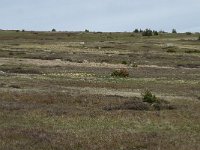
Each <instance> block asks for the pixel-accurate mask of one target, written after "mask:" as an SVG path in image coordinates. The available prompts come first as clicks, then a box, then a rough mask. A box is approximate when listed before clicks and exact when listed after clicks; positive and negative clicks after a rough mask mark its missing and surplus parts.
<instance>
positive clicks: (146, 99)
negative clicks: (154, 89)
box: [142, 90, 157, 104]
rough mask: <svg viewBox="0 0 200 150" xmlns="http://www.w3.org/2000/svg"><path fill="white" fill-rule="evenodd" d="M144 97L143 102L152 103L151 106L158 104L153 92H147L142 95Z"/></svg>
mask: <svg viewBox="0 0 200 150" xmlns="http://www.w3.org/2000/svg"><path fill="white" fill-rule="evenodd" d="M142 96H143V102H147V103H151V104H152V103H155V102H157V98H156V96H155V95H153V94H152V93H151V91H149V90H146V91H145V92H144V93H143V94H142Z"/></svg>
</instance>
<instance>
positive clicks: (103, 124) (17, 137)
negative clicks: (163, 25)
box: [0, 31, 200, 150]
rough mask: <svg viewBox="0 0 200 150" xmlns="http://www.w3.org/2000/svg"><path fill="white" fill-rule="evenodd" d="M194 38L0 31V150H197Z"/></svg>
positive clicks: (199, 98)
mask: <svg viewBox="0 0 200 150" xmlns="http://www.w3.org/2000/svg"><path fill="white" fill-rule="evenodd" d="M198 37H199V35H198V34H192V35H186V34H168V33H165V34H160V35H158V36H152V37H143V36H142V35H141V34H134V33H101V32H97V33H84V32H16V31H0V149H2V150H4V149H5V150H20V149H30V150H43V149H47V150H50V149H52V150H56V149H63V150H64V149H76V150H77V149H98V150H99V149H109V150H110V149H113V150H118V149H119V150H123V149H124V150H146V149H148V150H178V149H180V150H189V149H190V150H199V149H200V41H198V40H197V39H198ZM120 68H125V69H127V70H128V72H129V74H130V76H129V77H127V78H115V77H112V76H111V73H112V72H113V71H114V70H115V69H120ZM145 89H149V90H151V91H152V93H154V94H155V95H156V96H157V97H159V98H161V99H164V100H165V101H167V102H168V103H170V105H173V106H175V109H162V110H145V109H143V107H142V106H140V104H141V102H142V98H141V93H142V92H144V90H145ZM125 104H126V105H125ZM129 105H131V106H129ZM114 107H115V108H118V109H108V108H114Z"/></svg>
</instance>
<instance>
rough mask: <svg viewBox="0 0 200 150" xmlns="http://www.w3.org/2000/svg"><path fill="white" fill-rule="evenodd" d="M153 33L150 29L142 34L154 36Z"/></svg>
mask: <svg viewBox="0 0 200 150" xmlns="http://www.w3.org/2000/svg"><path fill="white" fill-rule="evenodd" d="M152 35H153V32H152V30H150V29H146V30H145V31H143V32H142V36H152Z"/></svg>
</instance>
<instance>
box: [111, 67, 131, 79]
mask: <svg viewBox="0 0 200 150" xmlns="http://www.w3.org/2000/svg"><path fill="white" fill-rule="evenodd" d="M111 76H112V77H122V78H125V77H128V76H129V72H128V70H127V69H119V70H115V71H113V73H112V74H111Z"/></svg>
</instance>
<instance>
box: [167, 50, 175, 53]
mask: <svg viewBox="0 0 200 150" xmlns="http://www.w3.org/2000/svg"><path fill="white" fill-rule="evenodd" d="M167 53H176V51H175V50H174V49H168V50H167Z"/></svg>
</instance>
